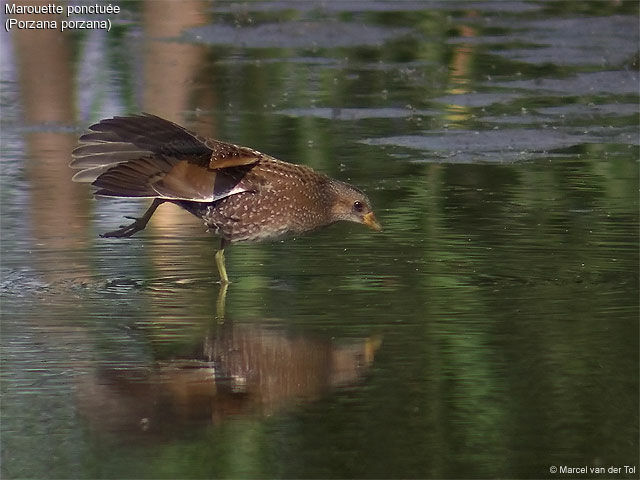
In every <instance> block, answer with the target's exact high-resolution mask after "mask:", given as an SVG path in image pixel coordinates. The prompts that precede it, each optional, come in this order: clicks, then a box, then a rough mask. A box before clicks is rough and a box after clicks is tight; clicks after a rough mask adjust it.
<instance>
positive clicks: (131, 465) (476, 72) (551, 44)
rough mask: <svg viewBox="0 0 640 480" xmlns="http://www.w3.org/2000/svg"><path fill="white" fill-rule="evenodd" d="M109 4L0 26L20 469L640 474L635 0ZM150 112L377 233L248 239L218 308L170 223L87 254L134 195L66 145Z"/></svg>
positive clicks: (98, 474)
mask: <svg viewBox="0 0 640 480" xmlns="http://www.w3.org/2000/svg"><path fill="white" fill-rule="evenodd" d="M122 7H123V12H122V13H121V14H120V15H119V16H118V17H117V18H113V19H112V20H113V22H114V24H113V25H114V26H113V28H112V31H111V32H108V33H107V32H102V31H90V32H78V33H73V34H66V33H65V34H60V33H58V32H56V31H42V32H31V31H13V32H11V33H10V34H7V33H6V32H2V34H1V35H3V41H2V42H1V43H0V44H1V45H2V49H3V52H2V53H3V62H2V63H3V65H2V93H1V95H2V97H1V99H0V100H1V106H2V112H3V113H2V176H1V182H2V193H1V197H0V198H1V201H2V258H1V275H0V288H1V289H2V397H3V401H2V475H3V477H6V478H25V477H28V478H48V477H53V478H215V477H222V478H248V477H260V478H265V477H286V478H374V477H375V478H382V477H384V478H495V477H509V478H547V477H549V476H552V475H551V474H550V473H549V472H550V467H552V466H562V465H565V466H584V465H587V466H603V467H607V468H608V467H609V466H617V467H622V466H624V465H627V466H636V472H637V466H638V463H639V461H638V451H639V450H638V434H639V430H638V338H639V331H638V313H639V312H638V275H639V268H638V174H639V172H638V157H639V144H640V136H639V133H638V85H639V83H638V31H639V30H638V26H639V25H638V13H639V12H638V5H637V3H635V2H583V3H576V2H554V3H541V2H414V1H406V2H405V1H401V2H397V1H394V2H390V1H374V2H325V3H322V4H320V5H317V6H316V5H315V4H313V6H312V4H311V3H309V2H278V1H266V2H255V3H236V2H234V3H227V2H215V3H207V2H200V1H193V2H180V4H178V3H162V2H155V1H154V2H147V3H143V2H140V3H135V2H134V3H125V4H122ZM4 59H6V60H4ZM140 111H148V112H151V113H155V114H158V115H161V116H164V117H166V118H169V119H171V120H173V121H176V122H179V123H181V124H184V125H185V126H187V127H188V128H190V129H192V130H196V131H198V132H200V133H201V134H204V135H208V136H215V137H218V138H222V139H225V140H229V141H232V142H235V143H239V144H245V145H248V146H251V147H253V148H256V149H258V150H261V151H264V152H268V153H270V154H272V155H274V156H276V157H279V158H281V159H283V160H287V161H291V162H295V163H301V164H306V165H309V166H311V167H313V168H315V169H317V170H320V171H322V172H324V173H327V174H329V175H331V176H333V177H336V178H339V179H342V180H345V181H349V182H352V183H354V184H355V185H358V186H359V187H360V188H362V189H363V190H365V191H366V192H367V193H368V195H369V196H370V197H371V199H372V201H373V204H374V207H375V210H376V213H377V216H378V218H379V220H380V221H381V223H382V224H383V226H384V232H382V233H379V234H375V233H372V232H370V231H368V230H366V229H364V228H362V227H361V226H359V225H355V224H349V225H347V224H337V225H334V226H331V227H329V228H327V229H324V230H322V231H319V232H316V233H314V234H312V235H308V236H303V237H299V238H291V239H288V240H285V241H282V242H276V243H270V244H261V245H237V246H233V247H231V248H230V249H229V250H228V251H227V254H226V255H227V268H228V271H229V275H230V277H231V279H232V281H233V283H232V284H231V285H230V286H229V289H228V291H227V292H226V296H225V295H222V293H224V292H221V287H220V285H219V284H218V283H217V282H216V279H217V273H216V267H215V264H214V262H213V253H214V252H215V248H216V245H217V243H216V241H214V239H212V238H211V237H210V236H209V235H208V234H207V233H206V232H205V231H204V228H203V227H202V225H200V224H199V221H198V220H197V219H195V218H193V217H190V216H189V214H187V213H186V212H183V211H180V210H179V209H178V208H177V207H175V206H173V205H165V206H162V207H161V208H160V209H159V210H158V212H157V214H156V215H155V216H154V218H153V220H152V222H151V223H150V225H149V227H148V228H147V229H146V230H145V231H144V232H141V233H139V234H137V235H135V236H134V237H132V238H130V239H103V238H100V237H99V234H100V233H103V232H105V231H109V230H113V229H114V228H117V226H118V225H120V224H121V223H123V221H124V219H123V216H124V215H138V214H140V213H142V212H143V211H144V209H145V208H146V206H147V202H145V201H124V200H111V199H97V200H94V199H92V197H91V193H90V191H89V189H88V188H87V186H86V185H78V184H73V183H71V181H70V178H71V175H72V171H71V170H70V169H68V168H67V163H68V161H69V159H70V152H71V150H72V149H73V148H74V146H75V143H76V139H77V137H78V135H80V134H81V133H82V131H83V130H84V128H86V126H87V125H89V124H90V123H92V122H95V121H98V120H100V119H101V118H104V117H109V116H112V115H122V114H125V113H137V112H140ZM223 304H224V305H223ZM223 306H224V310H223ZM620 476H621V477H623V478H635V477H636V476H637V474H636V475H634V474H631V473H628V474H625V473H624V470H623V473H621V475H620ZM565 477H566V475H565Z"/></svg>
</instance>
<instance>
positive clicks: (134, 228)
mask: <svg viewBox="0 0 640 480" xmlns="http://www.w3.org/2000/svg"><path fill="white" fill-rule="evenodd" d="M164 202H165V200H163V199H161V198H154V199H153V203H152V204H151V206H150V207H149V208H148V209H147V211H146V212H144V215H142V216H141V217H140V218H136V217H129V216H125V217H124V218H130V219H132V220H135V222H133V223H132V224H131V225H120V228H119V229H118V230H114V231H112V232H107V233H103V234H102V235H100V236H101V237H105V238H111V237H116V238H121V237H130V236H131V235H133V234H134V233H136V232H139V231H140V230H144V228H145V227H146V226H147V223H149V219H150V218H151V216H152V215H153V213H154V212H155V211H156V208H158V207H159V206H160V205H162V204H163V203H164Z"/></svg>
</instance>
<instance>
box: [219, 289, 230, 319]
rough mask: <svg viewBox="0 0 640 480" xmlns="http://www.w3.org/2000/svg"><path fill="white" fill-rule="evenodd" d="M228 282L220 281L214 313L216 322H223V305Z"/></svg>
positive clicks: (225, 300)
mask: <svg viewBox="0 0 640 480" xmlns="http://www.w3.org/2000/svg"><path fill="white" fill-rule="evenodd" d="M228 288H229V284H228V283H220V291H219V292H218V300H217V301H216V315H217V318H218V323H224V312H225V305H226V303H227V289H228Z"/></svg>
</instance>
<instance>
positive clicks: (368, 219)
mask: <svg viewBox="0 0 640 480" xmlns="http://www.w3.org/2000/svg"><path fill="white" fill-rule="evenodd" d="M362 223H364V224H365V225H366V226H367V227H369V228H370V229H372V230H375V231H376V232H379V231H380V230H382V225H380V224H379V223H378V220H376V216H375V215H374V214H373V212H369V213H367V214H365V216H364V217H362Z"/></svg>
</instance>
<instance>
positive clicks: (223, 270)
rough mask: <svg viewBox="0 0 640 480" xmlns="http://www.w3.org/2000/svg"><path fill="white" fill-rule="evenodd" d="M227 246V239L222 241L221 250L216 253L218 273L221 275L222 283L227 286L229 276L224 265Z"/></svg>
mask: <svg viewBox="0 0 640 480" xmlns="http://www.w3.org/2000/svg"><path fill="white" fill-rule="evenodd" d="M226 246H227V242H226V241H225V239H224V238H223V239H221V240H220V249H219V250H218V251H217V252H216V256H215V258H216V267H218V273H219V274H220V283H221V284H222V285H227V284H228V283H229V277H228V276H227V268H226V267H225V265H224V247H226Z"/></svg>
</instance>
